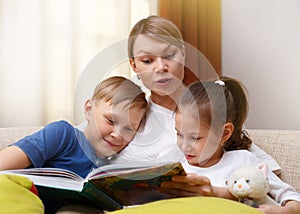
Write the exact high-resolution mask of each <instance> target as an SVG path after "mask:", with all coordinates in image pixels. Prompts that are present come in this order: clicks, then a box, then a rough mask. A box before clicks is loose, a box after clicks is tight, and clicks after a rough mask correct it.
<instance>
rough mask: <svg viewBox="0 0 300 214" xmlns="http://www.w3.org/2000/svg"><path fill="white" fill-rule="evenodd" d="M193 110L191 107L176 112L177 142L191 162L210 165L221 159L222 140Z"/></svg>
mask: <svg viewBox="0 0 300 214" xmlns="http://www.w3.org/2000/svg"><path fill="white" fill-rule="evenodd" d="M192 111H194V110H193V109H190V108H189V109H187V110H183V111H181V113H179V112H177V113H176V116H175V129H176V131H177V144H178V146H179V148H180V149H181V151H182V152H183V153H184V155H185V157H186V159H187V161H188V162H189V164H191V165H194V166H200V167H209V166H212V165H214V164H216V163H217V162H218V161H219V160H220V159H221V157H222V155H223V148H222V146H221V144H222V141H221V139H220V137H219V138H218V137H217V136H216V135H215V134H214V132H213V131H211V129H210V127H209V126H207V124H205V123H203V122H201V121H200V120H199V119H197V118H195V116H194V115H193V114H192ZM220 141H221V142H220Z"/></svg>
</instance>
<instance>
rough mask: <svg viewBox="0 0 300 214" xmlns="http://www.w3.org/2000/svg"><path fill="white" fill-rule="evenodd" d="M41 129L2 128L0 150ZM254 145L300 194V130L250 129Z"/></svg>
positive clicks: (249, 132) (0, 131)
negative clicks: (271, 159) (272, 162)
mask: <svg viewBox="0 0 300 214" xmlns="http://www.w3.org/2000/svg"><path fill="white" fill-rule="evenodd" d="M38 129H40V127H24V128H23V127H18V128H0V150H1V149H3V148H5V147H7V146H8V145H9V144H11V143H13V142H15V141H17V140H18V139H20V138H22V137H24V136H26V135H29V134H31V133H33V132H35V131H37V130H38ZM247 132H248V134H249V135H250V138H251V139H252V141H253V143H254V144H256V145H257V146H259V147H260V148H262V149H263V150H264V151H265V152H266V153H268V154H269V155H270V156H272V157H273V158H274V159H275V160H276V161H277V162H278V164H279V165H280V166H281V170H280V172H278V173H279V174H278V176H279V177H280V178H281V179H282V180H283V181H285V182H287V183H289V184H291V185H292V186H294V187H295V188H296V190H297V191H298V192H300V182H299V181H300V180H299V178H300V161H299V154H300V130H263V129H248V130H247Z"/></svg>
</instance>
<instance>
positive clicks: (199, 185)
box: [160, 173, 237, 200]
mask: <svg viewBox="0 0 300 214" xmlns="http://www.w3.org/2000/svg"><path fill="white" fill-rule="evenodd" d="M160 190H161V191H162V192H164V193H167V194H170V195H173V196H174V197H189V196H215V197H221V198H227V199H231V200H237V199H236V198H235V197H234V196H233V195H232V194H231V193H230V192H229V190H228V188H226V187H215V186H212V185H211V182H210V180H209V178H208V177H206V176H201V175H196V174H192V173H189V174H187V175H186V176H185V175H176V176H173V177H172V181H168V182H163V183H162V184H161V187H160Z"/></svg>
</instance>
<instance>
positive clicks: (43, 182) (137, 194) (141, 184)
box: [0, 163, 186, 211]
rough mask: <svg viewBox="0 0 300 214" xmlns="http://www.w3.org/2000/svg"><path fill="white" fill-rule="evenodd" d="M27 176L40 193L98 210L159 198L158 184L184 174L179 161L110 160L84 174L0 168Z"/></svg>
mask: <svg viewBox="0 0 300 214" xmlns="http://www.w3.org/2000/svg"><path fill="white" fill-rule="evenodd" d="M0 173H1V174H4V173H13V174H19V175H23V176H26V177H28V178H29V179H31V180H32V181H33V182H34V184H35V185H36V186H37V188H38V191H39V194H40V197H41V198H47V199H53V200H56V201H62V202H69V203H84V204H87V205H90V206H94V207H97V208H99V209H101V210H107V211H112V210H117V209H122V208H123V207H124V206H132V205H138V204H143V203H147V202H152V201H157V200H161V199H167V198H171V196H170V195H167V194H164V193H161V192H160V191H159V186H160V184H161V182H163V181H169V180H171V177H172V176H173V175H185V174H186V173H185V171H184V169H183V167H182V165H181V164H180V163H160V164H156V165H149V164H146V165H145V164H142V165H126V164H115V165H114V164H112V165H106V166H103V167H99V168H97V169H95V170H94V171H92V172H91V173H90V174H89V175H88V176H87V177H86V178H81V177H80V176H78V175H76V174H75V173H73V172H70V171H68V170H63V169H56V168H31V169H22V170H8V171H0Z"/></svg>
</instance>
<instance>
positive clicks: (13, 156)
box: [0, 146, 31, 170]
mask: <svg viewBox="0 0 300 214" xmlns="http://www.w3.org/2000/svg"><path fill="white" fill-rule="evenodd" d="M30 165H31V161H30V160H29V158H28V157H27V155H26V154H25V153H24V152H23V151H22V150H21V149H20V148H19V147H17V146H9V147H7V148H5V149H3V150H1V151H0V170H9V169H24V168H26V167H28V166H30Z"/></svg>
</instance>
